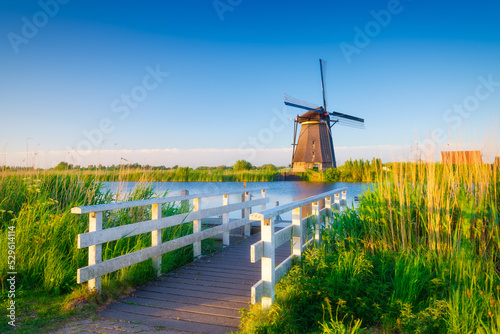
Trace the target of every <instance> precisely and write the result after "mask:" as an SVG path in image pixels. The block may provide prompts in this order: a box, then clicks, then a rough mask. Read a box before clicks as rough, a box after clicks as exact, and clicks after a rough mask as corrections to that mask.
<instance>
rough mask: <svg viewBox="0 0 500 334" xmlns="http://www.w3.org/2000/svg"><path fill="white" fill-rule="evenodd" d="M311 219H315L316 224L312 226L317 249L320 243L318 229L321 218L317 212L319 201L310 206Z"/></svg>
mask: <svg viewBox="0 0 500 334" xmlns="http://www.w3.org/2000/svg"><path fill="white" fill-rule="evenodd" d="M311 218H313V219H314V218H316V223H315V224H314V243H315V244H316V247H319V245H320V243H321V236H320V227H321V217H320V211H319V201H317V202H314V203H313V204H312V213H311Z"/></svg>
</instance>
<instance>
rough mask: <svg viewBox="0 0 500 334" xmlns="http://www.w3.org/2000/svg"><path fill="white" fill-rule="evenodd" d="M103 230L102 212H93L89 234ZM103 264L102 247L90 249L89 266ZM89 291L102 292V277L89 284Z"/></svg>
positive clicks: (90, 218)
mask: <svg viewBox="0 0 500 334" xmlns="http://www.w3.org/2000/svg"><path fill="white" fill-rule="evenodd" d="M100 230H102V211H100V212H91V213H90V215H89V232H95V231H100ZM101 262H102V245H101V244H98V245H94V246H90V247H89V266H92V265H94V264H98V263H101ZM88 288H89V290H92V289H96V290H97V291H98V292H100V291H101V277H97V278H93V279H91V280H89V283H88Z"/></svg>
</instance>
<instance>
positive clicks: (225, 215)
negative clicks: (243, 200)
mask: <svg viewBox="0 0 500 334" xmlns="http://www.w3.org/2000/svg"><path fill="white" fill-rule="evenodd" d="M228 204H229V195H227V194H226V195H223V197H222V205H228ZM227 223H229V213H227V212H226V213H223V214H222V224H223V225H224V224H227ZM222 245H223V246H228V245H229V231H226V232H223V233H222Z"/></svg>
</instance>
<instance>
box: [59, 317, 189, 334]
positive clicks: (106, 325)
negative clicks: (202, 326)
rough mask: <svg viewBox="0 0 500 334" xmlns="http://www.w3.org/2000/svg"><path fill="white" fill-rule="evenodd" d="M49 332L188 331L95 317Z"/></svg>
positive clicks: (120, 333)
mask: <svg viewBox="0 0 500 334" xmlns="http://www.w3.org/2000/svg"><path fill="white" fill-rule="evenodd" d="M50 333H51V334H56V333H57V334H76V333H78V334H90V333H102V334H125V333H141V334H153V333H154V334H189V333H190V332H184V331H178V330H174V329H168V328H159V327H153V326H149V325H144V324H138V323H132V322H127V321H118V320H109V319H104V318H97V319H95V320H90V319H84V320H77V321H74V322H71V323H69V324H66V325H65V326H64V327H62V328H60V329H58V330H55V331H52V332H50Z"/></svg>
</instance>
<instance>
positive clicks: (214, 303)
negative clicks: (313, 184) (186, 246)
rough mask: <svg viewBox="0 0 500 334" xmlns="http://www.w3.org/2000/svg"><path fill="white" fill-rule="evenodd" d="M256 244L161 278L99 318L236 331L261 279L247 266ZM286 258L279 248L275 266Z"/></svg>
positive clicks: (286, 249) (286, 250)
mask: <svg viewBox="0 0 500 334" xmlns="http://www.w3.org/2000/svg"><path fill="white" fill-rule="evenodd" d="M259 240H260V233H259V234H256V235H253V236H251V237H249V238H247V239H244V240H242V241H240V242H238V243H236V244H233V245H231V246H228V247H226V248H224V249H222V250H221V251H219V252H217V253H215V254H214V255H212V256H210V257H206V258H202V259H200V260H196V261H194V262H193V263H191V264H188V265H186V266H184V267H181V268H178V269H176V270H175V271H172V272H170V273H168V274H165V275H162V276H160V277H158V279H156V280H153V281H151V282H149V283H147V284H145V285H143V286H140V287H138V288H137V289H136V291H134V292H133V293H132V294H130V296H128V297H125V298H122V299H119V300H118V301H116V302H114V303H113V304H110V305H109V306H108V307H107V308H106V309H105V310H103V311H101V313H100V315H101V316H102V317H105V318H112V319H118V320H126V321H131V322H140V323H143V324H148V325H152V326H160V327H166V328H171V329H177V330H183V331H187V332H195V333H230V332H232V331H237V330H238V326H239V324H240V314H239V310H240V309H243V308H246V309H248V307H249V304H250V289H251V287H252V285H254V284H255V283H256V282H258V281H259V280H260V278H261V263H260V261H259V262H257V263H251V262H250V246H251V245H252V244H253V243H255V242H257V241H259ZM290 253H291V249H290V243H289V242H288V243H285V244H283V245H282V246H281V247H280V248H278V249H276V263H280V262H281V261H283V260H284V259H286V258H287V257H288V256H289V255H290Z"/></svg>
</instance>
